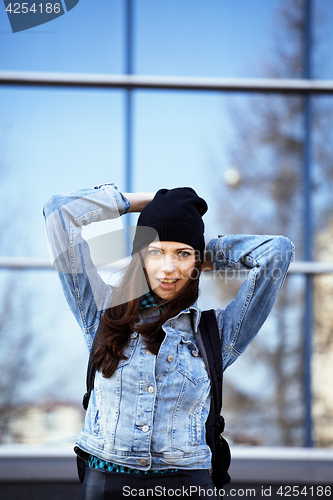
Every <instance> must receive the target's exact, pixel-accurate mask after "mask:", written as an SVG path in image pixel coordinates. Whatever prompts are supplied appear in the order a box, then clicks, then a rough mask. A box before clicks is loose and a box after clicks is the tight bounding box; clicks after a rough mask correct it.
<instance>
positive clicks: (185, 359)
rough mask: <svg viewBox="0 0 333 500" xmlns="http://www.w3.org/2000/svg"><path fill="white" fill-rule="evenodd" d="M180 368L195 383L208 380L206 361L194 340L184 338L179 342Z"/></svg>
mask: <svg viewBox="0 0 333 500" xmlns="http://www.w3.org/2000/svg"><path fill="white" fill-rule="evenodd" d="M178 370H179V372H180V373H181V374H182V375H185V377H187V378H188V379H190V380H191V382H193V384H195V385H197V384H201V383H202V382H206V381H207V380H208V373H207V370H206V367H205V363H204V361H203V359H202V357H201V355H200V353H199V349H198V347H197V345H196V344H194V342H192V341H191V340H187V339H184V338H182V339H181V341H180V343H179V344H178Z"/></svg>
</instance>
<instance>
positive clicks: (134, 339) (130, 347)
mask: <svg viewBox="0 0 333 500" xmlns="http://www.w3.org/2000/svg"><path fill="white" fill-rule="evenodd" d="M138 341H139V334H138V333H135V332H134V333H131V336H130V341H129V343H128V344H127V346H126V347H125V348H124V349H123V354H124V355H125V356H126V358H127V359H121V360H120V361H119V363H118V367H117V369H118V368H121V367H122V366H125V365H128V363H129V362H130V361H131V358H132V356H133V353H134V350H135V347H136V346H137V343H138Z"/></svg>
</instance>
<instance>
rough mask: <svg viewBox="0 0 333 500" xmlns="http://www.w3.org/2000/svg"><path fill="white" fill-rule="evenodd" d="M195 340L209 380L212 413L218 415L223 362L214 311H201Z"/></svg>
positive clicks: (220, 404) (220, 401)
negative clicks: (212, 406) (212, 404)
mask: <svg viewBox="0 0 333 500" xmlns="http://www.w3.org/2000/svg"><path fill="white" fill-rule="evenodd" d="M196 339H197V342H198V346H199V349H200V347H201V355H202V357H203V360H204V362H205V364H206V368H207V370H208V374H209V376H210V380H211V385H212V393H213V403H214V412H215V414H220V412H221V408H222V382H223V362H222V352H221V344H220V335H219V331H218V326H217V321H216V316H215V312H214V309H210V310H209V311H202V313H201V319H200V324H199V331H198V332H197V334H196ZM200 343H202V344H203V348H204V349H202V345H201V346H200ZM205 358H206V359H205ZM207 365H208V366H207Z"/></svg>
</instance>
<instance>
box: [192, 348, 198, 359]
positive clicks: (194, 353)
mask: <svg viewBox="0 0 333 500" xmlns="http://www.w3.org/2000/svg"><path fill="white" fill-rule="evenodd" d="M192 356H194V357H195V358H196V357H197V356H199V353H198V351H194V350H193V351H192Z"/></svg>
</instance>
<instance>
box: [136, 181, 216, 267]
mask: <svg viewBox="0 0 333 500" xmlns="http://www.w3.org/2000/svg"><path fill="white" fill-rule="evenodd" d="M207 210H208V206H207V203H206V202H205V200H204V199H203V198H200V197H199V196H198V195H197V193H196V192H195V191H194V189H192V188H189V187H183V188H176V189H160V190H159V191H157V193H156V195H155V197H154V198H153V200H152V201H151V202H150V203H148V204H147V205H146V206H145V208H144V209H143V210H142V212H141V214H140V216H139V219H138V222H137V228H136V233H135V237H134V241H133V251H132V253H135V252H137V251H138V250H140V249H141V248H142V247H144V246H147V245H148V244H149V243H151V242H152V241H154V240H155V239H156V238H157V237H158V239H159V241H179V242H181V243H185V244H187V245H190V246H192V247H193V248H194V250H197V251H199V252H200V259H201V261H203V257H204V250H205V240H204V228H205V226H204V223H203V220H202V218H201V217H202V216H203V215H204V214H205V213H206V212H207ZM156 233H157V234H156Z"/></svg>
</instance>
